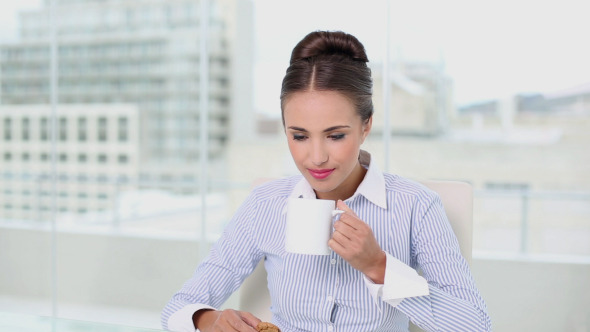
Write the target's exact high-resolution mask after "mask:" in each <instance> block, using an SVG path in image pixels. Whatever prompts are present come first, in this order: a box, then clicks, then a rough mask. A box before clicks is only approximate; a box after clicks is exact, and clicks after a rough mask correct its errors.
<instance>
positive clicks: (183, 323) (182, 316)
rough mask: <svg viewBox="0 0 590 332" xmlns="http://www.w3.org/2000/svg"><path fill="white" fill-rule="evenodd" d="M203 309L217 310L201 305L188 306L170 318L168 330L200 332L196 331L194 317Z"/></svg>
mask: <svg viewBox="0 0 590 332" xmlns="http://www.w3.org/2000/svg"><path fill="white" fill-rule="evenodd" d="M202 309H213V310H215V308H213V307H211V306H208V305H206V304H201V303H194V304H189V305H186V306H184V307H183V308H182V309H180V310H178V311H177V312H175V313H173V314H172V315H170V318H168V330H169V331H174V332H195V331H197V332H199V330H198V329H195V325H194V324H193V315H194V314H195V312H197V311H199V310H202Z"/></svg>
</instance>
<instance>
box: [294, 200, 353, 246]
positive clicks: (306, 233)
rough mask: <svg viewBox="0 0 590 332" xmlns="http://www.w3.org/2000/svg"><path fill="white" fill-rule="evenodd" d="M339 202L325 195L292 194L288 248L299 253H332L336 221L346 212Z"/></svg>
mask: <svg viewBox="0 0 590 332" xmlns="http://www.w3.org/2000/svg"><path fill="white" fill-rule="evenodd" d="M335 208H336V202H335V201H332V200H325V199H306V198H289V200H288V202H287V225H286V228H285V250H286V251H288V252H290V253H295V254H306V255H329V254H330V247H328V240H330V238H331V237H332V221H333V219H334V217H335V216H337V215H340V214H341V213H344V211H340V210H336V209H335Z"/></svg>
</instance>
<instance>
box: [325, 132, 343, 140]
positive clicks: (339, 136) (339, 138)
mask: <svg viewBox="0 0 590 332" xmlns="http://www.w3.org/2000/svg"><path fill="white" fill-rule="evenodd" d="M344 136H346V135H345V134H332V135H330V136H328V137H329V138H331V139H332V140H334V141H338V140H341V139H343V138H344Z"/></svg>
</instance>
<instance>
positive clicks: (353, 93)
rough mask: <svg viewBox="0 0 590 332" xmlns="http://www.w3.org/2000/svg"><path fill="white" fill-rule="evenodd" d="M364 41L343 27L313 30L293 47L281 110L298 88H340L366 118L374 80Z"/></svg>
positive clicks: (371, 112)
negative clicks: (337, 29) (342, 29)
mask: <svg viewBox="0 0 590 332" xmlns="http://www.w3.org/2000/svg"><path fill="white" fill-rule="evenodd" d="M368 61H369V59H368V58H367V54H366V53H365V48H364V46H363V44H361V42H359V41H358V39H356V37H354V36H353V35H350V34H347V33H344V32H342V31H314V32H312V33H310V34H308V35H307V36H305V38H303V39H302V40H301V41H300V42H299V43H298V44H297V45H296V46H295V48H294V49H293V52H292V53H291V61H290V65H289V68H287V72H286V74H285V77H284V78H283V84H282V87H281V114H282V117H283V125H284V124H285V115H284V106H285V102H286V101H287V99H288V98H289V96H290V95H292V94H293V93H295V92H302V91H309V90H319V91H337V92H340V93H342V94H343V95H344V96H346V97H347V98H349V99H350V100H351V101H352V103H353V104H354V105H355V108H356V110H357V113H358V114H359V116H360V117H361V119H362V120H363V121H367V120H368V119H369V118H370V117H371V116H372V115H373V100H372V95H373V80H372V79H371V69H369V67H368V66H367V62H368Z"/></svg>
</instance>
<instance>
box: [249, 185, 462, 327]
mask: <svg viewBox="0 0 590 332" xmlns="http://www.w3.org/2000/svg"><path fill="white" fill-rule="evenodd" d="M257 183H260V181H257ZM421 183H422V184H424V185H425V186H426V187H428V188H430V189H431V190H433V191H435V192H437V193H438V195H439V196H440V198H441V200H442V203H443V206H444V208H445V212H446V214H447V218H448V219H449V222H450V223H451V227H452V228H453V231H454V232H455V235H456V236H457V239H458V240H459V247H460V248H461V254H462V255H463V257H465V259H466V260H467V262H468V263H469V264H471V249H472V238H473V190H472V187H471V185H470V184H468V183H465V182H459V181H433V180H427V181H421ZM239 292H240V295H239V302H240V310H244V311H248V312H250V313H252V314H254V315H255V316H257V317H258V318H260V319H262V320H263V321H270V319H271V313H270V310H269V309H270V295H269V293H268V288H267V285H266V270H265V269H264V262H262V261H261V262H260V263H259V264H258V266H257V267H256V269H255V270H254V272H253V273H252V274H251V275H250V276H249V277H248V278H247V279H246V280H245V281H244V283H243V284H242V287H241V288H240V290H239ZM411 331H414V327H412V329H411ZM416 331H419V330H416Z"/></svg>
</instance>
